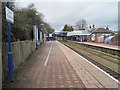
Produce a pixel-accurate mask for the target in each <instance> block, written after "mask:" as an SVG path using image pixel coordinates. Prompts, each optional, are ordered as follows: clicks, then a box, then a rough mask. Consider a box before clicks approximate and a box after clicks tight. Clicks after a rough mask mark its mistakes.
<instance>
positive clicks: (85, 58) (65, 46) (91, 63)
mask: <svg viewBox="0 0 120 90" xmlns="http://www.w3.org/2000/svg"><path fill="white" fill-rule="evenodd" d="M61 44H62V43H61ZM62 45H63V46H65V45H64V44H62ZM65 47H66V48H68V49H69V50H70V51H72V52H73V53H75V54H77V55H78V56H79V57H81V58H82V59H84V60H85V61H87V62H88V63H90V64H91V65H92V66H94V67H95V68H97V69H98V70H100V71H101V72H103V73H104V74H106V75H107V76H108V77H110V78H111V79H113V80H114V81H116V82H117V83H120V82H119V81H118V80H117V79H116V78H114V77H113V76H111V75H109V74H108V73H107V72H105V71H104V70H102V69H101V68H99V67H98V66H96V65H95V64H93V63H91V62H90V61H89V60H87V59H86V58H84V57H83V56H81V55H79V54H78V53H76V52H75V51H73V50H72V49H70V48H69V47H67V46H65Z"/></svg>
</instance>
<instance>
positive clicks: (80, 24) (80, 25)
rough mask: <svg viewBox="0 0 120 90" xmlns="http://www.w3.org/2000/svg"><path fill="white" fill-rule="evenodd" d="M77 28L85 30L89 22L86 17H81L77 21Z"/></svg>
mask: <svg viewBox="0 0 120 90" xmlns="http://www.w3.org/2000/svg"><path fill="white" fill-rule="evenodd" d="M75 27H76V29H79V30H85V29H86V28H87V22H86V20H85V19H81V20H79V21H78V22H76V26H75Z"/></svg>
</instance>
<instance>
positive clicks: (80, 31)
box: [67, 30, 90, 36]
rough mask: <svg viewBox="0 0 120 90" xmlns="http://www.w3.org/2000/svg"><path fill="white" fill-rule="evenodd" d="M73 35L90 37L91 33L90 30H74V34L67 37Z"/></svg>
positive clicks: (70, 33) (68, 34)
mask: <svg viewBox="0 0 120 90" xmlns="http://www.w3.org/2000/svg"><path fill="white" fill-rule="evenodd" d="M73 35H90V32H89V31H88V30H74V31H72V32H68V33H67V36H73Z"/></svg>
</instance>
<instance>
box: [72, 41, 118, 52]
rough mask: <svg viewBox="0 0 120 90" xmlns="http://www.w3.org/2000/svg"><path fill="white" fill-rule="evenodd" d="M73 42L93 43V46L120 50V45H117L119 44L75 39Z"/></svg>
mask: <svg viewBox="0 0 120 90" xmlns="http://www.w3.org/2000/svg"><path fill="white" fill-rule="evenodd" d="M73 42H76V43H81V44H86V45H92V46H96V47H103V48H108V49H113V50H120V46H117V45H110V44H104V43H94V42H78V41H73Z"/></svg>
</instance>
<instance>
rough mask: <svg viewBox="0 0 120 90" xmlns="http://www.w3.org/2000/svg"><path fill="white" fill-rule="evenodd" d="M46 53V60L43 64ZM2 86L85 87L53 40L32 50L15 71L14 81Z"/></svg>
mask: <svg viewBox="0 0 120 90" xmlns="http://www.w3.org/2000/svg"><path fill="white" fill-rule="evenodd" d="M51 47H52V48H51ZM50 48H51V51H50ZM49 51H50V52H49ZM48 54H49V58H48V62H47V65H46V66H44V64H45V62H46V58H47V57H48ZM3 88H85V86H84V84H83V82H82V81H81V79H80V78H79V76H78V75H77V73H76V71H75V70H74V68H73V67H72V66H71V64H70V63H69V61H68V60H67V58H66V56H65V55H64V53H63V51H62V50H61V48H60V47H59V43H57V42H56V41H53V42H47V43H45V45H43V46H41V48H40V49H38V50H37V51H36V52H34V54H33V55H32V56H31V57H30V58H29V59H28V60H27V61H26V62H24V64H23V65H21V66H20V67H19V68H18V69H17V71H16V72H15V81H14V82H13V83H9V82H8V81H6V82H5V83H4V86H3Z"/></svg>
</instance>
